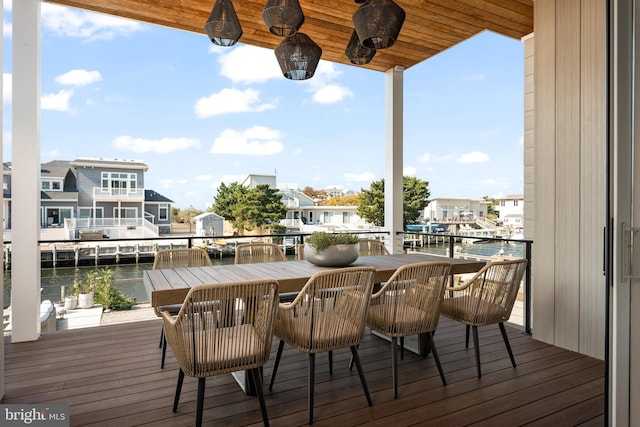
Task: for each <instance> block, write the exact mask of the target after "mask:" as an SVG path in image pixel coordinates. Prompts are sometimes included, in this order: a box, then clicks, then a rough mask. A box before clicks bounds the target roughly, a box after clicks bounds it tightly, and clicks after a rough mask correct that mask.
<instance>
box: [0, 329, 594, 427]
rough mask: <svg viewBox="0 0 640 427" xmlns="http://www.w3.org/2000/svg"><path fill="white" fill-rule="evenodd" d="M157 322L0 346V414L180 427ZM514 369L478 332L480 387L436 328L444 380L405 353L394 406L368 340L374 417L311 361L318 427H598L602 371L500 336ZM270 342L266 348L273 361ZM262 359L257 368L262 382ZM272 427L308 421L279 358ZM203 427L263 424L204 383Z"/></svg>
mask: <svg viewBox="0 0 640 427" xmlns="http://www.w3.org/2000/svg"><path fill="white" fill-rule="evenodd" d="M160 327H161V323H160V319H154V320H151V321H140V322H134V323H123V324H116V325H108V326H100V327H94V328H86V329H77V330H69V331H59V332H51V333H45V334H43V336H42V337H41V338H40V339H39V340H38V341H36V342H29V343H19V344H11V343H10V342H9V341H5V353H6V354H5V358H6V359H5V365H6V371H5V374H6V377H5V378H6V394H5V399H4V400H3V402H2V403H28V404H42V403H66V404H69V405H70V412H71V425H72V426H82V425H102V426H118V427H125V426H144V425H148V426H154V427H156V426H190V425H192V424H193V423H194V421H195V398H196V384H197V381H196V380H195V379H193V378H189V377H187V378H185V383H184V387H183V390H182V396H181V401H180V406H179V408H178V413H175V414H174V413H173V412H172V411H171V407H172V404H173V395H174V390H175V382H176V379H177V371H178V368H177V364H176V362H175V359H174V358H173V356H172V354H171V351H168V352H167V364H166V367H165V369H160V353H161V351H160V349H159V348H158V339H159V335H160ZM507 330H508V333H509V337H510V340H511V345H512V347H513V351H514V354H515V357H516V361H517V362H518V367H517V368H515V369H514V368H512V367H511V364H510V362H509V359H508V356H507V352H506V350H505V348H504V344H503V342H502V338H501V336H500V332H499V330H498V328H497V326H496V327H487V328H480V346H481V357H482V361H483V363H482V370H483V376H482V378H481V379H480V380H479V379H477V378H476V368H475V361H474V356H473V349H472V348H469V349H465V348H464V327H463V326H461V325H459V324H457V323H454V322H452V321H450V320H448V319H444V318H443V319H442V320H441V323H440V325H439V327H438V331H437V334H436V337H435V339H436V344H437V346H438V352H439V355H440V358H441V361H442V363H443V369H444V372H445V375H446V377H447V382H448V385H447V386H442V384H441V382H440V377H439V376H438V372H437V369H436V368H435V365H434V362H433V358H432V357H428V358H421V357H419V356H417V355H415V354H413V353H410V352H405V357H404V360H403V361H401V364H400V368H399V384H400V387H399V394H400V395H399V397H398V399H397V400H394V399H393V397H392V392H391V367H390V364H391V361H390V351H389V343H388V342H386V341H384V340H382V339H380V338H378V337H375V336H372V335H371V334H369V333H368V334H367V337H366V340H365V342H364V343H363V345H362V346H361V347H360V355H361V359H362V363H363V367H364V370H365V375H366V378H367V382H368V384H369V389H370V391H371V394H372V398H373V403H374V404H373V406H372V407H368V406H367V403H366V399H365V397H364V394H363V392H362V388H361V386H360V382H359V379H358V375H357V372H356V370H355V369H354V370H353V372H350V371H349V370H348V363H349V356H350V353H349V352H348V350H347V351H340V352H336V353H335V354H334V373H333V375H332V376H329V373H328V359H327V357H326V356H324V355H320V356H318V357H317V359H316V363H317V366H316V405H315V422H314V425H318V426H332V427H337V426H354V425H363V424H365V425H373V426H375V425H379V426H385V427H386V426H390V425H393V426H394V427H395V426H409V425H437V426H462V425H491V426H503V425H504V426H516V425H525V424H526V425H533V426H536V425H538V426H551V425H552V426H564V425H567V426H569V425H571V426H574V425H598V426H601V425H604V418H603V413H604V366H603V363H602V361H600V360H596V359H593V358H589V357H586V356H583V355H580V354H577V353H574V352H570V351H566V350H563V349H560V348H558V347H553V346H550V345H547V344H543V343H541V342H538V341H535V340H533V339H532V338H531V337H530V336H527V335H524V334H523V333H522V332H521V330H520V329H516V328H514V327H507ZM276 345H277V340H276V339H274V352H275V348H276ZM272 363H273V357H272V360H271V361H270V362H269V363H268V364H267V365H266V366H265V369H264V373H265V382H268V380H269V377H270V375H271V369H272ZM265 399H266V403H267V408H268V412H269V418H270V421H271V425H272V426H295V425H304V424H306V422H307V356H306V355H304V354H301V353H299V352H297V351H295V350H293V349H291V348H287V347H285V352H284V354H283V357H282V361H281V364H280V367H279V369H278V378H277V380H276V383H275V385H274V389H273V391H272V392H269V391H268V389H267V387H265ZM204 423H205V425H224V426H236V425H237V426H240V425H242V426H244V425H262V422H261V416H260V409H259V405H258V402H257V400H256V399H255V398H252V397H249V396H246V395H244V394H243V393H242V392H241V391H240V389H239V387H238V386H237V384H236V383H235V382H234V380H233V379H232V377H231V376H230V375H224V376H221V377H215V378H211V379H209V380H208V381H207V390H206V395H205V410H204Z"/></svg>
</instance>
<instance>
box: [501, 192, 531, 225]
mask: <svg viewBox="0 0 640 427" xmlns="http://www.w3.org/2000/svg"><path fill="white" fill-rule="evenodd" d="M495 200H496V202H497V204H496V206H495V207H494V209H495V210H496V211H497V212H498V213H499V214H498V216H499V217H500V220H501V221H502V224H503V225H506V226H510V227H513V228H514V229H522V228H523V227H524V196H523V195H522V194H519V195H513V196H505V197H496V199H495Z"/></svg>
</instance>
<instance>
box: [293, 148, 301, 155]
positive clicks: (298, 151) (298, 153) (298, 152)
mask: <svg viewBox="0 0 640 427" xmlns="http://www.w3.org/2000/svg"><path fill="white" fill-rule="evenodd" d="M293 154H295V155H296V156H299V155H300V154H302V148H296V149H295V150H293Z"/></svg>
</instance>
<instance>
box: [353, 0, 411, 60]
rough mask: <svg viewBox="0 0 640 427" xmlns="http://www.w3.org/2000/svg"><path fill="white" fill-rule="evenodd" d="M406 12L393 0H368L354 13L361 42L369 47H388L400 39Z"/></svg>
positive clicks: (354, 22)
mask: <svg viewBox="0 0 640 427" xmlns="http://www.w3.org/2000/svg"><path fill="white" fill-rule="evenodd" d="M405 16H406V14H405V12H404V9H402V8H401V7H400V6H398V5H397V4H396V3H394V2H393V1H392V0H367V1H366V2H365V3H364V4H363V5H362V6H360V8H358V10H356V11H355V12H354V13H353V17H352V18H353V24H354V26H355V28H356V32H357V33H358V38H359V39H360V43H362V45H363V46H364V47H368V48H369V49H386V48H388V47H391V46H393V44H394V43H395V42H396V40H397V39H398V35H399V34H400V30H401V29H402V24H403V23H404V18H405Z"/></svg>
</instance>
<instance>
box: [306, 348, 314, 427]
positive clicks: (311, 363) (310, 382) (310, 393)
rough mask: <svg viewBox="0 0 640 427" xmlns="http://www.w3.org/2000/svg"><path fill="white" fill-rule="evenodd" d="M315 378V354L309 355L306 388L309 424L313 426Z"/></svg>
mask: <svg viewBox="0 0 640 427" xmlns="http://www.w3.org/2000/svg"><path fill="white" fill-rule="evenodd" d="M315 376H316V354H315V353H309V379H308V386H307V389H308V390H307V393H308V403H309V424H313V392H314V386H315Z"/></svg>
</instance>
